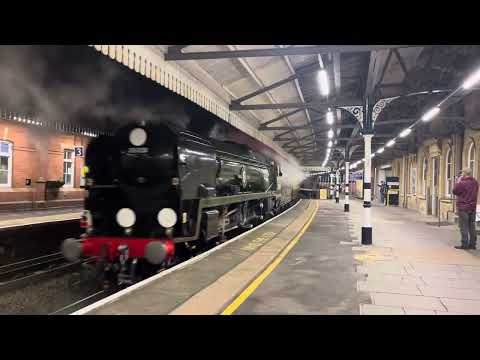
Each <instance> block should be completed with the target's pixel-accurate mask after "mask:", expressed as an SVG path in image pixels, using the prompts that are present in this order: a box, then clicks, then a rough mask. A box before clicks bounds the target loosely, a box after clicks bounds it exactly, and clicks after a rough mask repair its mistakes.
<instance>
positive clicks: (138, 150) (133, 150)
mask: <svg viewBox="0 0 480 360" xmlns="http://www.w3.org/2000/svg"><path fill="white" fill-rule="evenodd" d="M128 153H129V154H146V153H148V148H146V147H138V148H128Z"/></svg>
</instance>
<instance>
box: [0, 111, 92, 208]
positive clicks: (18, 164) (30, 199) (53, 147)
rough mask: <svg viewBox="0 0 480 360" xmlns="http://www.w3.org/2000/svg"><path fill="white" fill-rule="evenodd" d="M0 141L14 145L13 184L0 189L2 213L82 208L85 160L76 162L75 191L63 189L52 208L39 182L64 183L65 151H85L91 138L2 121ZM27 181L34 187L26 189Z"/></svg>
mask: <svg viewBox="0 0 480 360" xmlns="http://www.w3.org/2000/svg"><path fill="white" fill-rule="evenodd" d="M0 138H1V140H4V141H9V142H11V143H12V144H13V148H12V183H11V186H10V187H0V209H5V208H15V207H21V208H28V207H42V206H41V204H43V206H68V205H72V204H81V202H82V201H83V198H84V196H85V194H84V190H83V189H81V188H80V187H79V186H80V176H81V168H82V167H83V165H84V158H83V157H74V159H73V162H74V184H73V187H64V188H61V189H60V191H59V193H58V197H57V198H56V201H54V202H52V204H45V201H44V200H45V198H44V184H43V185H42V183H38V181H48V180H63V152H64V150H65V149H71V150H74V149H75V146H83V147H84V148H85V147H86V145H87V144H88V141H89V139H90V138H89V137H85V136H81V135H74V134H66V133H61V132H56V131H54V130H51V129H46V128H42V127H39V126H35V125H27V124H19V123H14V122H11V121H3V120H1V119H0ZM26 179H31V180H32V186H30V187H29V186H26V185H25V180H26ZM25 203H28V204H25Z"/></svg>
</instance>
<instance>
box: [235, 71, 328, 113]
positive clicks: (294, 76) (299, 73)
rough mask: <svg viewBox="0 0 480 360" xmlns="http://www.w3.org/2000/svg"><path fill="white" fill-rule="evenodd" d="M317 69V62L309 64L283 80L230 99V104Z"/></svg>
mask: <svg viewBox="0 0 480 360" xmlns="http://www.w3.org/2000/svg"><path fill="white" fill-rule="evenodd" d="M317 70H320V66H319V65H318V64H313V65H310V66H308V67H305V68H303V69H299V70H297V71H296V73H295V74H293V75H291V76H289V77H287V78H285V79H283V80H280V81H277V82H274V83H273V84H271V85H268V86H265V87H264V88H261V89H259V90H257V91H254V92H252V93H250V94H248V95H245V96H242V97H241V98H238V99H235V100H232V104H241V103H242V102H244V101H246V100H248V99H251V98H253V97H255V96H258V95H260V94H263V93H265V92H267V91H270V90H273V89H275V88H277V87H279V86H282V85H284V84H287V83H289V82H291V81H293V80H296V79H298V77H300V76H302V75H306V74H309V73H311V72H314V71H317Z"/></svg>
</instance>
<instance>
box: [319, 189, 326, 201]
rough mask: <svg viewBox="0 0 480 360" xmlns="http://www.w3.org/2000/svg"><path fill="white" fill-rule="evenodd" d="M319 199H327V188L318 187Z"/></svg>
mask: <svg viewBox="0 0 480 360" xmlns="http://www.w3.org/2000/svg"><path fill="white" fill-rule="evenodd" d="M320 200H327V189H320Z"/></svg>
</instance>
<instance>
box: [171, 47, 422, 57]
mask: <svg viewBox="0 0 480 360" xmlns="http://www.w3.org/2000/svg"><path fill="white" fill-rule="evenodd" d="M411 46H419V45H319V46H291V47H286V48H270V49H254V50H233V51H204V52H190V53H183V52H181V51H175V50H173V51H171V50H170V48H169V49H168V50H167V53H166V54H165V61H177V60H208V59H233V58H249V57H264V56H292V55H315V54H328V53H354V52H367V51H375V50H383V49H394V48H403V47H411Z"/></svg>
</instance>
